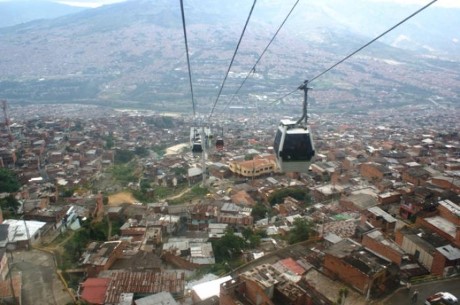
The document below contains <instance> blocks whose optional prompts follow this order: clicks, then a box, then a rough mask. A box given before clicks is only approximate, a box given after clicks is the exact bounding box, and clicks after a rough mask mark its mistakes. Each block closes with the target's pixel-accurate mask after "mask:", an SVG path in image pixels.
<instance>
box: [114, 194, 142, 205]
mask: <svg viewBox="0 0 460 305" xmlns="http://www.w3.org/2000/svg"><path fill="white" fill-rule="evenodd" d="M135 202H137V200H136V198H134V196H133V195H132V194H131V193H129V192H121V193H117V194H114V195H110V196H109V205H111V206H119V205H121V204H123V203H131V204H133V203H135Z"/></svg>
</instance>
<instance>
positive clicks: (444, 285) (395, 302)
mask: <svg viewBox="0 0 460 305" xmlns="http://www.w3.org/2000/svg"><path fill="white" fill-rule="evenodd" d="M414 289H417V290H418V291H419V297H418V301H417V304H418V305H422V304H424V303H425V299H426V298H427V297H428V296H430V295H432V294H434V293H436V292H439V291H447V292H450V293H452V294H453V295H455V296H456V297H460V278H455V279H449V280H443V281H436V282H429V283H424V284H419V285H413V286H412V289H411V291H414ZM382 304H383V305H409V304H411V303H410V293H408V291H407V290H406V289H404V288H402V289H400V290H398V291H397V292H396V293H394V294H393V295H392V296H391V297H389V298H388V299H386V300H385V301H384V302H383V303H382Z"/></svg>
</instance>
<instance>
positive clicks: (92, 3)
mask: <svg viewBox="0 0 460 305" xmlns="http://www.w3.org/2000/svg"><path fill="white" fill-rule="evenodd" d="M8 1H23V0H0V2H8ZM50 1H53V2H59V3H64V4H68V5H72V6H79V7H99V6H102V5H105V4H112V3H117V2H124V1H127V0H50ZM152 1H154V0H152ZM343 1H350V0H343ZM368 1H369V2H395V3H401V4H417V5H420V6H422V5H425V4H427V3H429V2H431V0H368ZM435 5H436V6H443V7H457V8H460V1H459V0H438V2H437V3H435Z"/></svg>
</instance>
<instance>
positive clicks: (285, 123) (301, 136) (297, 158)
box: [273, 81, 315, 173]
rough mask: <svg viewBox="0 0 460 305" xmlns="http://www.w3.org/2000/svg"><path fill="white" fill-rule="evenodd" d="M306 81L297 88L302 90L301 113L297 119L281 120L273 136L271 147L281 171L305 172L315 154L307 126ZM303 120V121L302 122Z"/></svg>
mask: <svg viewBox="0 0 460 305" xmlns="http://www.w3.org/2000/svg"><path fill="white" fill-rule="evenodd" d="M307 84H308V82H307V81H305V83H304V85H302V86H300V87H299V89H302V90H304V92H305V98H304V105H303V115H302V117H301V118H300V119H299V120H298V121H291V120H281V122H280V124H279V126H278V131H277V133H276V136H275V142H274V145H273V148H274V150H275V154H276V162H277V163H278V166H279V168H280V170H281V171H282V172H299V173H306V172H308V169H309V167H310V161H311V159H312V158H313V157H314V156H315V147H314V143H313V138H312V136H311V133H310V130H309V129H308V127H307V119H308V116H307V93H308V89H309V88H308V87H307ZM303 120H305V121H304V122H302V121H303Z"/></svg>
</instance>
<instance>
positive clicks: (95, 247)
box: [81, 241, 125, 277]
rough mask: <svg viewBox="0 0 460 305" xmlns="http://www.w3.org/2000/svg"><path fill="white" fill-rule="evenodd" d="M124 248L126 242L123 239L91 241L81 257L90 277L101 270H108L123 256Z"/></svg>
mask: <svg viewBox="0 0 460 305" xmlns="http://www.w3.org/2000/svg"><path fill="white" fill-rule="evenodd" d="M124 249H125V243H123V242H121V241H109V242H92V243H90V244H89V245H88V247H87V248H86V251H85V252H84V253H83V255H82V257H81V260H82V266H83V267H84V268H86V273H87V274H88V277H95V276H97V275H98V274H99V272H101V271H103V270H108V269H109V268H110V267H111V266H112V265H113V264H114V263H115V261H116V260H117V259H119V258H121V257H122V255H123V250H124Z"/></svg>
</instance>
